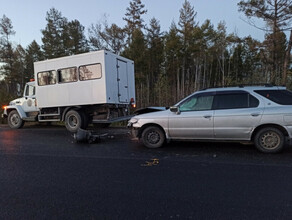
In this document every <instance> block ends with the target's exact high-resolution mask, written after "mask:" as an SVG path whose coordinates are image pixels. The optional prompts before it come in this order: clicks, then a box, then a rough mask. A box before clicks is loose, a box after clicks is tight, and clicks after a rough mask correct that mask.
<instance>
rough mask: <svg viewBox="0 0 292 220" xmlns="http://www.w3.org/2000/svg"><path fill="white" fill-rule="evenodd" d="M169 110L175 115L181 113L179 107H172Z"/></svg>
mask: <svg viewBox="0 0 292 220" xmlns="http://www.w3.org/2000/svg"><path fill="white" fill-rule="evenodd" d="M169 110H170V111H171V112H173V113H176V114H177V115H179V114H180V111H179V107H178V106H171V107H170V108H169Z"/></svg>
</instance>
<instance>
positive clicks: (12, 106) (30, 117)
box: [4, 81, 39, 128]
mask: <svg viewBox="0 0 292 220" xmlns="http://www.w3.org/2000/svg"><path fill="white" fill-rule="evenodd" d="M38 112H39V109H38V107H37V105H36V96H35V82H34V81H32V82H28V83H26V85H25V88H24V92H23V97H21V98H17V99H14V100H12V101H11V102H10V103H9V105H8V106H6V107H5V108H4V117H7V118H8V124H9V126H10V127H11V128H21V127H22V126H23V125H24V121H36V120H37V115H38Z"/></svg>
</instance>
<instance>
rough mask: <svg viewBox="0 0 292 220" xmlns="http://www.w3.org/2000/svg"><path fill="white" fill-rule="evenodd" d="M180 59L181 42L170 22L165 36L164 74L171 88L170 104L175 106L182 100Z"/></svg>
mask: <svg viewBox="0 0 292 220" xmlns="http://www.w3.org/2000/svg"><path fill="white" fill-rule="evenodd" d="M181 57H182V40H181V38H180V36H179V33H178V29H177V27H176V25H175V23H174V22H172V24H171V27H170V29H169V31H168V33H167V34H166V35H165V73H166V75H167V76H168V79H169V83H170V88H171V91H170V94H171V97H172V100H171V101H170V102H171V104H175V103H176V102H177V101H178V100H179V99H181V98H182V94H181V93H180V87H181V86H180V84H181V82H180V78H181V71H180V70H181V64H182V63H181Z"/></svg>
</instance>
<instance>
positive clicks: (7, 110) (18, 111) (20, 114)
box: [6, 105, 27, 119]
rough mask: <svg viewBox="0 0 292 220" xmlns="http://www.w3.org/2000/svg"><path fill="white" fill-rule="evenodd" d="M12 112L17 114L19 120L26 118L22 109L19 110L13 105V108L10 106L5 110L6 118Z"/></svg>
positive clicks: (19, 107) (18, 107)
mask: <svg viewBox="0 0 292 220" xmlns="http://www.w3.org/2000/svg"><path fill="white" fill-rule="evenodd" d="M13 110H15V111H17V113H18V114H19V116H20V118H21V119H23V118H26V117H27V116H26V113H25V112H24V111H23V109H22V108H21V106H18V105H15V106H11V107H9V108H7V109H6V112H7V117H8V116H9V113H10V112H12V111H13Z"/></svg>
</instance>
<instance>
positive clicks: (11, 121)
mask: <svg viewBox="0 0 292 220" xmlns="http://www.w3.org/2000/svg"><path fill="white" fill-rule="evenodd" d="M8 125H9V127H10V128H14V129H18V128H22V127H23V125H24V121H23V120H22V119H21V117H20V115H19V114H18V112H17V111H16V110H12V111H11V112H10V113H9V114H8Z"/></svg>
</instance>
